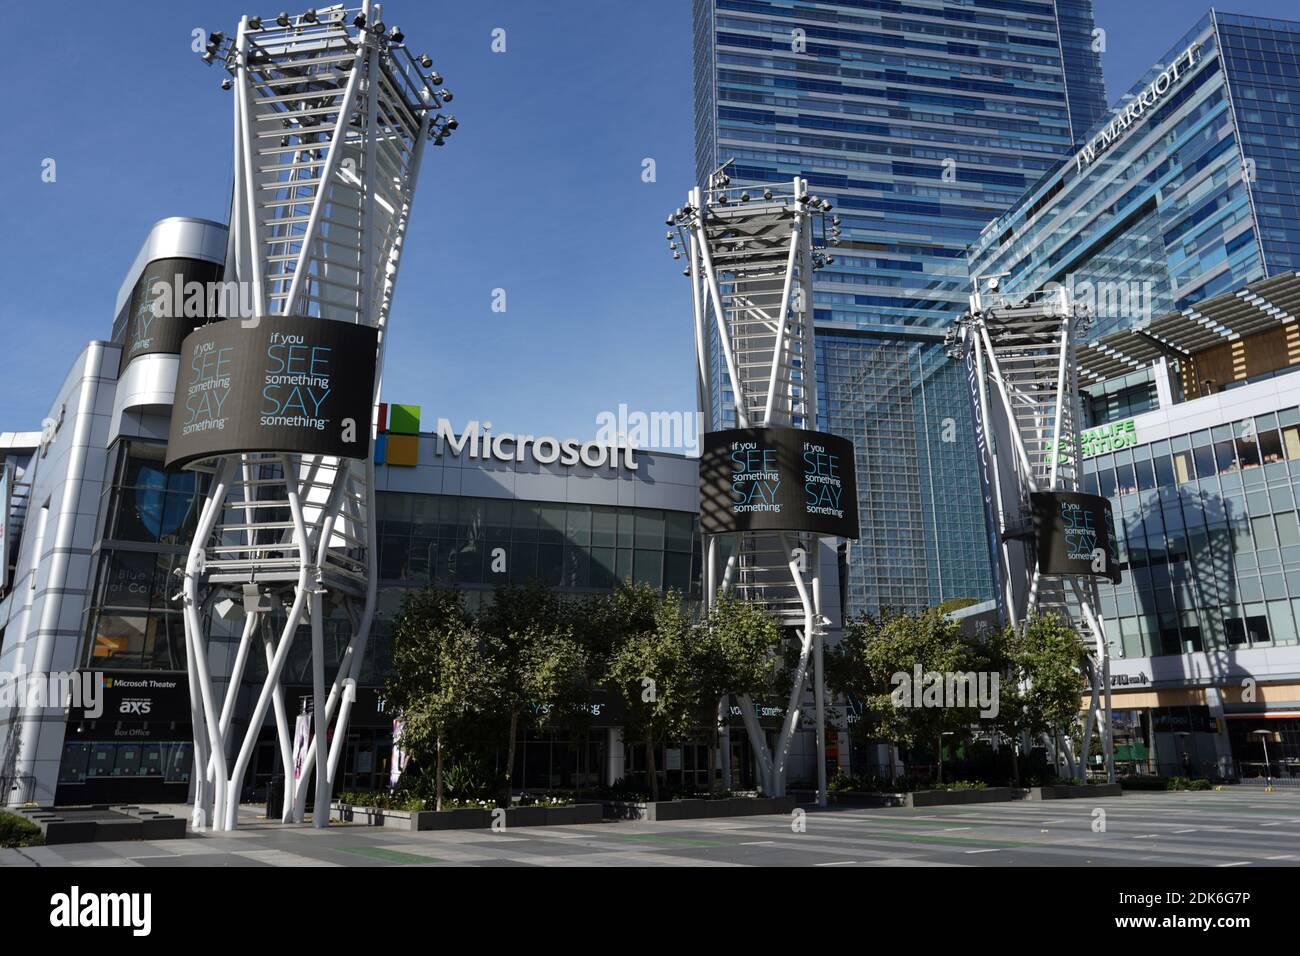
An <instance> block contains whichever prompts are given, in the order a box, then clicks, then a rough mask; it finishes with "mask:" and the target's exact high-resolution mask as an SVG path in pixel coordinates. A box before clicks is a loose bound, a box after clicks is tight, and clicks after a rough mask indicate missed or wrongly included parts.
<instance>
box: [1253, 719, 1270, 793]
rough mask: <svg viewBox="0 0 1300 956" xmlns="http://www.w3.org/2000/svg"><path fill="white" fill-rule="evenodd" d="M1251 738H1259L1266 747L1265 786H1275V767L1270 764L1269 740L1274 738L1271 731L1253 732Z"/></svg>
mask: <svg viewBox="0 0 1300 956" xmlns="http://www.w3.org/2000/svg"><path fill="white" fill-rule="evenodd" d="M1250 736H1252V737H1258V738H1259V742H1260V743H1261V744H1263V745H1264V785H1265V786H1267V787H1270V788H1271V787H1272V786H1273V767H1272V765H1271V764H1269V762H1268V738H1269V737H1271V736H1273V732H1272V731H1271V730H1252V731H1251V732H1250Z"/></svg>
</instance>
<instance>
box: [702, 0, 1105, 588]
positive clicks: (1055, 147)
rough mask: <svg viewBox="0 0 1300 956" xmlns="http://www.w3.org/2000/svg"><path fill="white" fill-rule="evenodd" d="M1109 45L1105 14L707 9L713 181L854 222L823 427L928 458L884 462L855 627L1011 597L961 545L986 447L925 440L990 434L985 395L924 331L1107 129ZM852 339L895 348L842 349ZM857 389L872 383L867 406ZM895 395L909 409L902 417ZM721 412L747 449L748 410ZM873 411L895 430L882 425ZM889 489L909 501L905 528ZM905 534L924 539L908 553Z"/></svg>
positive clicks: (973, 7)
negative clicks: (870, 618) (1024, 205)
mask: <svg viewBox="0 0 1300 956" xmlns="http://www.w3.org/2000/svg"><path fill="white" fill-rule="evenodd" d="M1092 30H1093V19H1092V4H1091V2H1090V0H1062V2H1058V3H1055V4H1053V3H1035V2H1004V0H988V2H981V0H972V2H970V3H963V4H954V3H949V2H940V0H917V2H914V3H908V4H899V3H894V2H875V0H845V2H840V3H832V2H821V3H818V2H813V3H800V4H795V3H792V2H786V0H696V2H695V6H694V34H695V60H694V71H695V124H696V175H697V179H698V181H700V182H704V181H706V180H707V176H708V174H709V172H710V171H711V170H712V169H714V168H716V167H717V166H719V165H721V164H722V163H724V162H726V161H727V160H730V159H734V160H735V162H734V164H733V165H732V166H731V167H730V168H729V170H728V172H729V175H730V176H731V179H732V182H733V184H735V185H742V184H749V183H770V182H775V181H782V180H788V179H792V178H793V177H795V176H796V175H797V176H802V177H803V178H805V179H806V180H807V181H808V183H809V185H810V187H811V188H812V190H813V191H814V192H815V193H817V194H818V195H820V196H825V197H827V198H829V199H830V200H831V201H832V202H833V203H834V204H835V207H836V213H837V215H838V216H839V217H840V221H841V230H842V241H841V243H840V245H839V246H838V247H836V249H835V250H834V263H833V264H830V265H828V266H826V267H825V268H823V269H821V270H820V271H819V272H818V273H817V274H816V275H815V277H814V286H813V289H814V296H813V298H814V303H813V305H814V319H815V322H816V338H817V342H818V345H817V351H818V356H817V362H818V371H819V373H820V374H821V375H823V376H830V377H831V379H833V380H834V381H835V383H836V384H835V386H834V387H833V388H831V389H829V390H827V389H821V393H820V395H819V403H818V407H819V412H818V421H819V427H825V428H828V429H829V430H831V431H839V430H840V429H841V428H843V429H844V431H843V432H842V433H843V434H845V435H846V436H848V437H852V438H854V439H855V440H856V441H858V442H859V443H862V442H864V441H870V440H872V439H873V436H874V435H875V434H876V433H877V432H881V433H883V432H890V433H891V434H893V435H894V437H895V448H899V447H902V446H901V445H900V444H899V442H903V440H902V439H901V438H899V437H898V430H899V429H900V428H906V427H913V428H916V429H917V430H915V431H913V432H912V433H911V434H910V435H909V436H908V437H907V438H906V440H905V442H903V444H905V445H906V447H907V448H908V449H909V452H908V454H878V453H876V452H868V453H867V455H868V457H869V458H870V463H871V467H872V468H873V469H875V470H874V471H873V473H872V474H871V475H870V476H867V477H869V479H870V480H869V481H868V482H862V485H863V491H862V493H861V494H860V496H859V509H860V511H861V513H862V515H863V518H862V529H863V534H864V538H863V541H864V542H870V541H882V542H891V544H890V545H889V546H888V547H887V548H884V546H882V548H884V550H885V551H888V552H891V554H890V560H887V561H882V562H881V563H879V564H878V565H875V566H874V568H873V569H871V570H868V567H867V566H865V565H863V566H859V567H857V568H855V569H851V570H850V587H849V593H848V594H847V595H846V610H847V611H848V612H849V613H856V612H859V611H864V610H872V609H877V608H878V607H880V606H881V604H882V603H885V604H889V605H892V606H905V607H917V606H920V605H921V604H925V603H928V602H930V601H931V600H932V599H933V598H934V597H935V596H936V595H943V596H953V595H957V594H960V595H961V596H977V595H980V594H989V593H991V581H990V572H989V570H988V561H987V558H985V557H984V556H983V555H984V552H985V551H986V550H987V549H986V546H985V544H984V543H983V541H982V538H981V541H980V543H979V545H978V546H977V547H976V548H974V549H972V550H971V551H969V552H968V551H967V550H966V542H965V537H966V529H964V528H953V529H952V534H948V533H946V529H945V527H944V526H945V524H946V522H947V521H948V520H952V515H953V513H954V511H953V509H952V508H951V507H950V505H949V496H950V495H951V490H950V489H951V488H952V487H956V486H955V485H950V486H949V487H948V488H944V487H942V486H941V484H940V482H941V480H942V479H954V480H957V481H960V479H961V478H963V477H965V478H969V479H970V484H971V486H974V485H976V484H977V481H976V480H975V477H974V476H975V475H976V471H975V462H974V458H973V454H974V453H973V450H972V449H973V447H974V446H973V443H967V444H960V443H958V444H951V443H948V442H946V441H944V440H943V438H942V435H941V433H940V431H939V428H938V426H934V427H927V426H926V422H929V423H930V424H931V425H933V424H934V423H942V422H944V421H948V420H951V421H954V422H956V423H957V427H959V428H962V429H966V430H969V425H968V420H969V415H970V412H969V409H968V399H967V398H966V394H965V392H964V390H963V389H960V388H956V387H953V388H948V387H945V385H943V384H942V383H946V382H949V381H952V382H956V381H957V380H958V379H959V378H960V372H959V371H958V370H956V369H954V370H953V371H952V372H951V373H948V372H940V371H937V370H934V369H931V366H932V365H936V364H941V361H942V354H943V353H942V351H941V350H940V349H939V348H938V347H937V346H936V345H934V344H933V339H932V338H930V337H929V336H928V335H926V334H925V331H926V330H931V329H937V328H942V327H946V326H947V325H948V324H949V323H951V321H952V319H953V318H954V317H955V316H956V315H957V314H959V313H960V312H961V311H963V310H964V309H965V308H966V304H967V296H968V294H969V280H968V273H967V262H966V249H967V246H968V245H969V244H970V243H972V242H974V241H975V240H976V239H977V237H978V235H979V232H980V229H981V228H982V227H983V226H984V225H985V223H987V222H988V221H989V220H990V219H991V218H993V217H994V216H996V215H998V214H999V213H1000V212H1001V211H1002V210H1004V209H1006V208H1007V207H1008V206H1010V205H1011V203H1013V202H1014V201H1015V200H1016V199H1017V198H1019V197H1020V196H1021V194H1022V193H1023V192H1024V190H1025V189H1026V188H1027V187H1029V186H1030V185H1031V184H1032V183H1033V182H1035V181H1036V180H1038V179H1039V178H1040V177H1041V176H1042V175H1043V174H1044V173H1045V172H1046V171H1047V170H1050V169H1052V168H1054V167H1055V166H1056V165H1057V163H1058V162H1059V160H1060V158H1061V157H1062V156H1064V155H1066V154H1067V153H1068V152H1069V151H1070V147H1071V144H1072V143H1073V142H1074V140H1075V139H1076V138H1077V136H1078V134H1079V133H1080V132H1081V131H1082V130H1085V129H1088V128H1089V127H1091V126H1093V125H1094V124H1095V123H1096V122H1097V120H1098V119H1099V118H1100V117H1101V116H1102V114H1103V112H1104V111H1105V97H1104V91H1103V88H1102V78H1101V67H1100V63H1099V60H1098V56H1097V53H1096V52H1095V51H1094V50H1093V49H1092V43H1093V37H1092ZM853 330H859V331H867V332H873V333H883V334H885V335H887V336H889V337H888V338H881V339H878V340H876V341H875V344H872V342H871V341H870V340H859V339H854V338H853V337H852V336H850V335H847V334H842V333H846V332H850V331H853ZM909 330H910V331H911V332H913V333H916V334H915V336H914V337H902V336H899V333H907V332H909ZM828 343H829V344H828ZM892 351H896V352H897V354H895V355H891V354H890V353H891V352H892ZM716 352H717V350H716V348H715V349H714V355H713V356H712V358H713V360H714V364H715V366H717V365H718V359H717V355H716ZM841 361H843V362H844V363H845V364H843V365H840V364H839V363H840V362H841ZM716 371H720V369H715V372H716ZM876 373H879V374H880V375H881V376H882V378H881V379H880V380H878V381H877V380H871V378H870V376H871V375H873V374H876ZM724 379H725V376H724V375H716V374H715V381H719V382H721V381H723V380H724ZM849 381H861V382H862V386H861V389H860V392H859V394H854V393H853V390H852V389H851V388H847V387H845V385H844V383H845V382H849ZM890 395H893V396H897V397H898V398H899V400H900V401H902V402H903V403H904V404H902V405H900V406H899V407H897V408H889V407H886V406H885V405H883V404H881V403H882V402H883V401H885V400H886V397H887V396H890ZM711 399H712V402H713V409H712V412H713V420H714V422H715V423H717V424H718V425H719V426H720V427H728V426H729V425H730V424H731V423H732V421H733V414H734V413H733V412H732V411H731V408H730V403H731V401H732V396H731V395H730V394H729V393H727V391H726V390H725V389H720V392H719V394H715V395H714V396H712V397H711ZM840 401H843V402H846V403H847V404H846V405H845V406H844V407H843V408H840V407H837V405H836V403H837V402H840ZM868 406H871V407H872V408H873V412H872V415H873V416H876V418H878V421H876V422H871V423H867V420H866V419H865V418H864V413H863V410H864V409H865V408H866V407H868ZM913 456H914V457H913ZM962 459H966V460H962ZM863 477H864V473H863V472H862V471H861V465H860V471H859V478H860V481H861V479H862V478H863ZM931 479H933V486H932V485H931ZM916 482H921V483H920V484H916ZM873 485H878V486H879V487H881V488H887V489H891V490H892V491H894V492H896V495H897V498H898V499H901V500H904V501H905V504H903V505H901V506H900V508H901V510H902V512H903V514H902V515H901V516H900V514H899V511H900V508H895V507H894V506H893V500H894V497H893V496H889V495H876V496H875V497H872V496H871V495H870V494H869V488H870V487H871V486H873ZM936 490H937V491H938V492H939V493H938V494H937V495H936V493H935V492H936ZM945 514H946V515H947V516H948V517H947V518H945V519H941V520H939V521H938V522H937V524H938V527H939V529H940V530H941V531H944V533H942V534H939V533H937V532H936V527H935V525H936V520H935V516H936V515H945ZM900 521H901V525H900ZM900 526H901V527H904V528H915V529H916V530H915V531H914V532H913V531H908V532H906V533H905V538H906V540H901V539H900V538H899V534H900V530H899V529H900ZM922 529H924V530H922ZM981 535H982V532H981ZM972 537H976V535H972ZM950 542H952V543H950ZM863 549H864V551H863V553H872V554H874V553H875V552H876V547H875V546H874V545H872V544H869V543H865V544H864V545H863ZM975 555H978V557H975ZM871 560H872V561H874V560H875V557H872V558H871ZM940 568H942V571H940V570H939V569H940ZM864 575H868V576H869V577H870V580H868V578H867V577H864Z"/></svg>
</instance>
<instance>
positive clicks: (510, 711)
mask: <svg viewBox="0 0 1300 956" xmlns="http://www.w3.org/2000/svg"><path fill="white" fill-rule="evenodd" d="M570 612H571V606H570V605H569V604H567V603H566V602H564V601H562V600H561V599H560V598H558V597H557V596H556V595H554V594H552V593H551V592H549V591H546V590H544V589H542V588H539V587H534V586H529V587H525V588H516V587H503V588H498V589H497V591H496V592H495V594H494V596H493V600H492V603H491V605H490V606H488V607H487V608H485V609H484V610H483V612H482V613H481V614H480V615H479V624H480V627H481V628H482V630H483V633H484V635H485V637H486V652H487V656H488V660H489V665H490V668H491V672H492V687H493V697H494V703H495V705H496V707H497V708H498V710H499V711H500V712H501V713H503V714H505V715H506V718H507V724H508V729H507V740H506V774H505V799H506V801H507V802H509V800H510V798H511V787H512V781H511V776H512V773H513V770H514V760H515V740H516V738H517V737H518V733H519V728H520V726H521V725H527V726H531V727H537V728H540V727H541V726H543V725H544V724H545V723H546V721H547V720H548V719H549V718H550V717H551V716H552V715H560V714H564V713H567V712H568V711H570V710H571V709H572V708H574V707H576V706H577V705H578V704H580V703H581V701H582V699H583V696H584V695H585V693H586V691H587V687H588V682H587V679H586V678H587V668H586V652H585V650H584V648H583V646H582V645H581V644H580V643H579V642H578V641H577V640H575V639H574V637H573V633H572V631H573V628H572V624H571V623H570V622H569V621H568V616H569V614H570Z"/></svg>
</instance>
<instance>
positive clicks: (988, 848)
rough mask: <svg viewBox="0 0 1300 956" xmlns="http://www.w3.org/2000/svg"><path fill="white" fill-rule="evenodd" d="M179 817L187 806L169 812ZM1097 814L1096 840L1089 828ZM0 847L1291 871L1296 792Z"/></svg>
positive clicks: (314, 857)
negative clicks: (1099, 823)
mask: <svg viewBox="0 0 1300 956" xmlns="http://www.w3.org/2000/svg"><path fill="white" fill-rule="evenodd" d="M167 809H169V810H170V811H172V812H177V813H184V812H185V808H183V807H171V808H167ZM1097 810H1102V811H1104V814H1105V816H1104V822H1105V831H1104V832H1096V831H1095V830H1094V826H1096V825H1097V824H1096V822H1095V821H1098V820H1100V819H1101V817H1100V815H1097V814H1096V811H1097ZM259 813H260V809H254V808H252V807H248V808H245V811H244V813H243V815H242V817H241V821H242V826H241V828H240V829H239V830H237V831H234V832H233V833H217V834H211V833H194V832H191V833H190V835H189V837H188V838H187V839H185V840H169V841H142V842H132V843H85V844H73V845H67V846H53V847H34V848H27V849H22V850H12V849H11V850H0V866H10V867H24V866H27V867H31V866H428V865H445V866H516V865H517V866H828V867H830V866H1073V865H1083V864H1092V865H1097V866H1116V867H1135V866H1191V867H1260V866H1296V865H1298V864H1300V790H1290V791H1281V792H1275V793H1265V792H1264V791H1263V789H1262V788H1258V787H1237V788H1233V789H1230V790H1226V791H1223V792H1217V793H1216V792H1204V793H1130V794H1128V795H1126V796H1123V797H1111V798H1104V799H1096V800H1087V799H1078V800H1058V801H1047V802H1042V803H1039V802H1030V801H1015V802H1012V803H991V804H982V805H973V806H965V807H948V808H944V807H936V808H929V809H920V810H909V809H905V808H889V809H856V808H854V809H850V808H833V809H830V810H824V811H818V810H815V809H812V808H809V809H808V810H807V813H806V815H805V816H804V817H803V818H802V823H803V824H804V830H803V832H796V829H797V827H796V826H795V824H797V823H798V822H800V821H799V820H798V818H795V817H790V816H762V817H736V818H729V819H712V820H695V821H685V822H674V823H648V822H628V821H621V822H606V823H601V824H590V825H585V826H558V827H524V828H515V829H511V830H508V831H506V832H500V833H496V832H491V831H487V830H460V831H443V832H424V833H406V832H402V831H400V830H392V829H383V828H376V827H366V826H361V825H354V824H334V825H332V826H331V827H330V828H329V829H327V830H315V829H313V828H312V827H310V826H285V825H282V824H278V823H267V822H266V821H265V820H262V819H259V816H258V814H259Z"/></svg>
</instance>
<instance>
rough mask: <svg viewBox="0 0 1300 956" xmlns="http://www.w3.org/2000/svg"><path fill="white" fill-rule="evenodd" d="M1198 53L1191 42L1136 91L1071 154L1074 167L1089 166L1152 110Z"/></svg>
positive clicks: (1188, 67)
mask: <svg viewBox="0 0 1300 956" xmlns="http://www.w3.org/2000/svg"><path fill="white" fill-rule="evenodd" d="M1200 56H1201V45H1200V44H1199V43H1193V44H1192V45H1191V46H1189V47H1188V48H1187V49H1186V50H1184V51H1183V52H1182V53H1180V54H1178V56H1176V57H1175V58H1174V61H1173V62H1172V63H1170V64H1169V66H1167V67H1166V68H1165V69H1164V70H1162V71H1161V73H1160V75H1159V76H1157V77H1156V78H1155V79H1154V80H1153V81H1152V82H1151V84H1150V85H1149V86H1147V87H1145V88H1144V89H1143V90H1142V92H1140V93H1138V95H1137V96H1135V97H1133V99H1132V100H1130V101H1129V102H1128V103H1127V104H1126V105H1125V106H1124V112H1122V113H1120V114H1118V115H1117V116H1116V117H1115V118H1114V119H1113V120H1111V121H1110V122H1109V123H1107V124H1106V125H1105V127H1103V128H1102V130H1101V132H1100V133H1098V134H1097V135H1096V136H1094V137H1093V138H1092V139H1091V140H1090V141H1089V142H1088V143H1086V144H1084V147H1083V149H1081V150H1079V152H1078V153H1077V154H1076V155H1075V157H1074V168H1075V170H1076V171H1077V172H1079V173H1082V172H1083V171H1084V170H1085V169H1087V168H1088V167H1090V166H1091V165H1092V163H1093V161H1094V160H1095V159H1096V158H1097V157H1098V156H1099V155H1100V154H1101V153H1104V152H1105V151H1106V150H1108V149H1110V147H1111V146H1113V145H1114V144H1115V143H1116V142H1118V141H1119V140H1120V139H1121V138H1122V137H1123V135H1124V134H1125V133H1126V132H1128V129H1129V127H1130V126H1132V125H1133V124H1134V123H1136V122H1137V121H1138V120H1140V119H1142V117H1143V116H1144V115H1146V113H1147V111H1148V110H1151V109H1154V108H1155V107H1156V105H1157V104H1158V103H1159V102H1160V100H1162V99H1163V98H1164V97H1165V96H1167V95H1168V94H1169V91H1170V90H1172V89H1173V88H1174V87H1175V86H1177V85H1178V84H1179V83H1181V82H1182V81H1183V80H1184V79H1185V78H1186V77H1187V74H1188V73H1190V72H1191V69H1192V67H1194V66H1195V65H1196V63H1197V61H1198V60H1199V59H1200Z"/></svg>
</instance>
